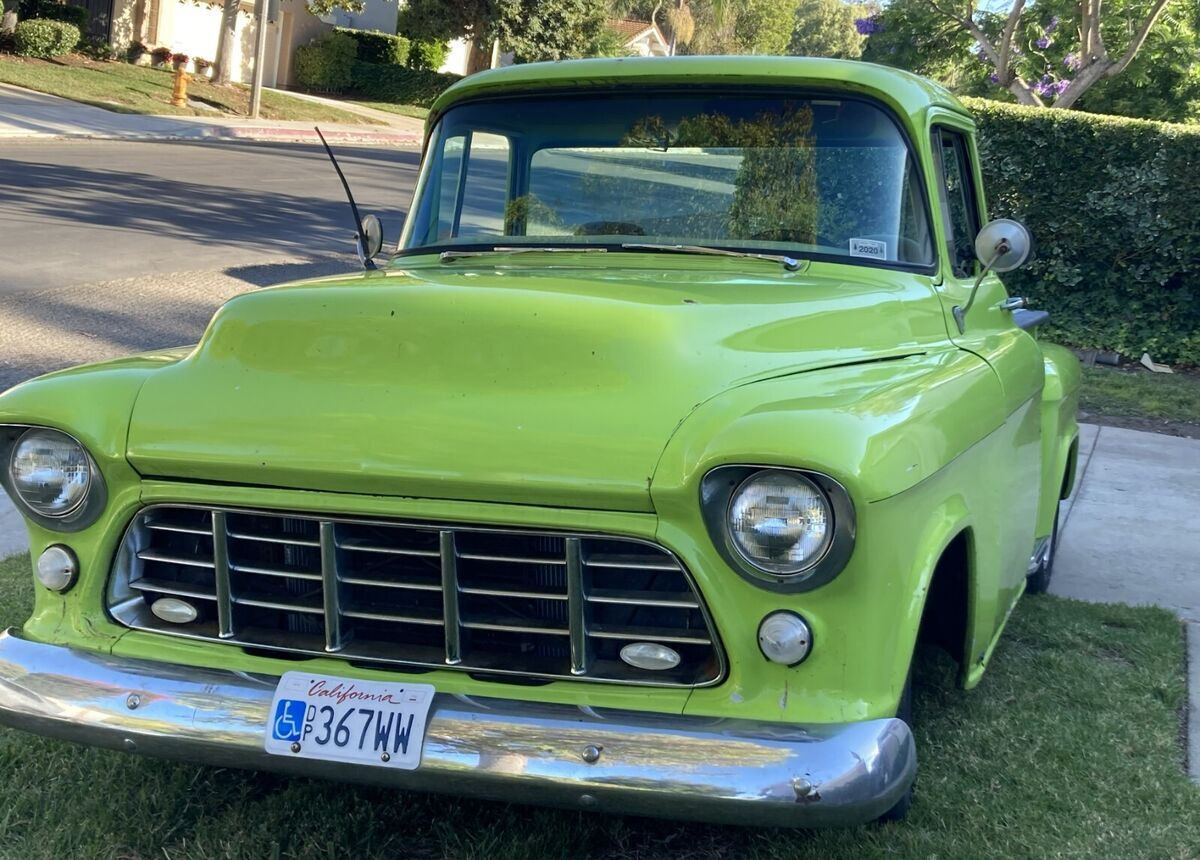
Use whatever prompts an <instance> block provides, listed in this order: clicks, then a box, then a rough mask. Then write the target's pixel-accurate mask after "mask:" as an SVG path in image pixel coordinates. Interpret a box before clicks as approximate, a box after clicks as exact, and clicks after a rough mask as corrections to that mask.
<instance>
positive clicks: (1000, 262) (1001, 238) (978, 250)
mask: <svg viewBox="0 0 1200 860" xmlns="http://www.w3.org/2000/svg"><path fill="white" fill-rule="evenodd" d="M1032 250H1033V236H1031V235H1030V233H1029V229H1028V228H1027V227H1026V226H1025V225H1024V224H1022V223H1021V222H1020V221H1013V220H1012V219H1011V218H997V219H996V220H995V221H989V222H988V223H987V224H985V225H984V227H983V229H982V230H980V231H979V235H977V236H976V237H975V256H976V257H978V258H979V262H981V263H983V270H982V271H981V272H980V273H979V277H978V278H976V279H975V283H974V285H972V287H971V295H970V296H968V297H967V304H966V305H965V306H963V307H959V306H958V305H955V307H954V321H955V322H957V323H958V333H959V334H963V333H964V332H965V331H966V330H967V312H968V311H970V310H971V305H973V304H975V294H976V293H978V292H979V285H980V284H981V283H983V279H984V277H985V276H986V275H987V273H988V272H1011V271H1012V270H1013V269H1016V268H1017V267H1019V266H1022V265H1024V264H1025V261H1026V260H1028V259H1029V254H1030V252H1031V251H1032Z"/></svg>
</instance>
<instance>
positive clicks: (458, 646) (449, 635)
mask: <svg viewBox="0 0 1200 860" xmlns="http://www.w3.org/2000/svg"><path fill="white" fill-rule="evenodd" d="M439 546H440V547H441V556H442V620H443V622H444V623H445V625H446V663H447V664H448V665H451V666H453V665H455V664H457V663H461V662H462V619H460V618H459V616H458V549H457V548H456V547H455V546H454V532H453V531H451V530H450V529H442V531H441V533H440V536H439Z"/></svg>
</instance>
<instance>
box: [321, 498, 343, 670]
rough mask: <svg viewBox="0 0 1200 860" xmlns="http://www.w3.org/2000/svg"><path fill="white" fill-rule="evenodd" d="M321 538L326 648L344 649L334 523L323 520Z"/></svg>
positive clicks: (331, 649)
mask: <svg viewBox="0 0 1200 860" xmlns="http://www.w3.org/2000/svg"><path fill="white" fill-rule="evenodd" d="M318 528H319V531H320V535H321V539H320V540H319V541H318V544H319V546H320V548H321V594H322V597H323V598H324V606H325V650H326V651H329V652H330V653H336V652H338V651H341V650H342V599H341V586H340V585H339V583H338V565H337V538H336V537H335V536H334V533H333V523H330V522H322V523H321V524H320V526H319V527H318Z"/></svg>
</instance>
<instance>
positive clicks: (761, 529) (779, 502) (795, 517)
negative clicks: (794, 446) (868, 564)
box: [728, 469, 833, 576]
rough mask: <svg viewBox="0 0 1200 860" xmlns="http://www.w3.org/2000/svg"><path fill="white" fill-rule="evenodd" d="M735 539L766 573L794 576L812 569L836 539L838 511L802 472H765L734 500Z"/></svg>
mask: <svg viewBox="0 0 1200 860" xmlns="http://www.w3.org/2000/svg"><path fill="white" fill-rule="evenodd" d="M728 528H729V535H730V537H731V538H732V539H733V545H734V547H735V548H736V549H737V551H738V552H739V553H740V554H741V555H742V557H743V558H745V559H746V561H748V562H750V564H752V565H754V566H755V567H757V568H758V569H760V570H764V571H767V572H768V573H774V574H778V575H780V576H793V575H795V574H798V573H802V572H804V571H805V570H807V569H808V568H810V567H812V566H813V565H814V564H816V563H817V562H818V561H820V560H821V557H822V556H824V555H825V552H826V551H827V550H828V549H829V544H830V542H831V541H832V540H833V510H832V508H831V507H830V504H829V499H828V498H827V497H826V495H825V493H824V492H822V491H821V488H820V487H818V486H817V485H816V484H814V483H813V482H812V481H810V480H809V479H808V478H806V477H804V476H803V475H801V474H799V473H797V472H787V471H783V470H779V469H764V470H762V471H761V472H755V473H754V474H753V475H751V476H750V477H748V478H747V479H746V480H745V481H743V482H742V485H741V486H740V487H738V488H737V490H736V491H735V492H734V494H733V497H732V498H731V499H730V501H729V518H728Z"/></svg>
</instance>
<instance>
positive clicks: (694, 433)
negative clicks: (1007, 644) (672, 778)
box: [651, 350, 1004, 721]
mask: <svg viewBox="0 0 1200 860" xmlns="http://www.w3.org/2000/svg"><path fill="white" fill-rule="evenodd" d="M1003 425H1004V415H1003V399H1002V393H1001V391H1000V387H999V383H998V380H997V379H996V376H995V374H994V373H993V372H992V370H991V369H990V368H989V367H988V366H987V365H986V364H985V363H984V362H983V361H982V360H980V359H979V358H977V357H976V356H974V355H971V354H969V353H965V352H960V351H957V350H952V351H944V352H940V353H937V354H929V355H924V356H915V357H911V358H905V359H898V360H892V361H887V362H876V363H871V364H860V365H854V366H844V367H837V368H828V369H825V370H819V371H811V372H807V373H802V374H796V375H793V376H788V377H782V378H778V379H773V380H767V381H763V382H759V383H754V384H751V385H747V386H743V387H740V388H736V389H732V390H729V391H726V392H725V393H723V394H721V395H718V396H717V397H715V398H713V399H712V400H710V401H708V402H706V403H704V404H702V405H700V406H699V407H697V408H696V409H695V410H694V411H693V412H692V414H691V415H690V416H689V417H688V418H687V420H685V421H684V422H682V423H681V426H680V427H679V429H678V430H677V432H676V433H675V435H674V437H673V438H672V439H671V441H670V443H669V444H668V445H667V447H666V449H665V451H664V453H663V456H662V458H661V460H660V463H659V466H658V469H657V470H656V472H655V476H654V479H653V481H652V484H651V497H652V499H653V500H654V505H655V508H656V510H657V511H658V514H659V532H658V537H659V539H660V540H662V541H663V542H664V543H665V544H666V545H668V546H672V547H674V548H675V549H677V550H678V551H679V552H680V554H681V555H682V556H683V557H685V558H687V559H689V560H690V561H691V563H692V565H693V568H694V570H693V573H694V574H695V575H696V577H697V579H698V580H699V581H700V585H701V587H702V589H703V591H704V593H705V597H706V600H707V602H708V605H709V607H710V610H711V612H712V615H713V618H714V621H715V623H716V625H717V627H718V628H719V630H720V634H721V637H722V640H723V641H724V642H726V644H727V645H728V646H729V651H730V658H731V682H732V683H731V684H730V685H725V686H724V687H722V688H713V689H706V690H697V691H695V692H694V693H693V694H692V697H691V698H690V699H689V702H688V710H689V712H694V713H706V712H707V713H711V712H716V711H718V710H719V709H720V708H722V707H724V708H728V707H730V703H731V702H737V703H738V704H739V706H740V707H745V708H747V709H748V710H753V712H754V713H755V715H756V716H758V717H759V718H765V719H766V718H769V719H779V720H791V721H799V720H805V719H807V720H813V721H834V720H854V719H870V718H877V717H883V716H890V715H894V714H895V712H896V706H897V704H898V701H899V697H900V694H901V692H902V690H903V686H904V680H905V676H906V674H907V671H908V666H909V663H910V660H911V655H912V649H913V646H914V643H915V641H916V636H917V632H918V630H919V627H920V622H921V615H922V611H923V609H924V606H925V599H926V596H927V594H928V591H929V587H930V581H931V577H932V575H933V572H934V569H935V568H936V566H937V561H938V559H939V558H940V556H941V553H942V552H943V551H944V549H945V548H946V546H947V545H948V544H949V543H950V541H952V540H953V539H954V537H955V536H956V535H957V534H959V533H960V532H961V531H962V530H963V529H965V528H974V526H975V523H974V520H973V515H974V509H975V507H976V506H978V505H979V503H980V502H979V499H978V498H977V496H978V494H980V493H984V492H986V489H985V488H984V487H983V486H982V484H981V482H980V481H979V480H978V476H979V475H980V474H985V475H986V474H987V470H988V469H990V468H992V466H991V463H992V462H993V460H992V458H991V455H990V454H989V453H988V445H983V444H980V443H981V442H983V441H984V440H986V439H988V438H989V437H993V438H995V436H996V435H999V434H996V431H997V429H999V428H1001V427H1002V426H1003ZM731 463H743V464H762V465H767V466H770V465H778V466H790V467H796V468H805V469H812V470H815V471H819V472H822V473H825V474H827V475H829V476H830V477H833V478H834V479H836V480H837V481H839V482H840V483H841V484H842V485H843V486H844V487H845V488H846V489H847V491H848V492H849V494H850V496H851V499H852V501H853V504H854V506H855V512H856V518H857V521H858V535H857V540H856V544H855V547H854V551H853V553H852V554H851V557H850V560H849V561H848V563H847V565H846V567H845V568H844V570H843V571H842V573H841V574H840V575H839V576H838V577H836V578H835V579H834V580H833V581H831V582H829V583H827V584H825V585H822V586H819V587H817V588H815V589H813V590H811V591H808V592H803V593H799V594H780V593H778V592H775V591H772V590H770V589H769V588H764V587H761V586H759V585H755V584H751V583H749V582H747V581H746V580H745V579H743V578H742V577H740V576H739V575H738V574H737V573H736V572H734V571H733V570H731V569H730V568H729V567H728V565H727V564H726V563H725V562H724V561H722V560H721V558H720V556H719V554H718V553H717V552H716V551H715V550H714V548H713V545H712V541H711V540H710V539H709V538H708V536H707V532H706V529H705V526H704V523H703V520H702V518H701V515H700V505H699V501H700V481H701V479H702V478H703V476H704V475H705V474H706V473H707V472H708V471H709V470H710V469H712V468H714V467H716V466H719V465H723V464H731ZM983 573H984V575H986V576H989V577H991V578H992V579H994V578H995V577H996V572H995V571H990V572H989V571H987V570H985V571H983ZM969 587H970V588H972V589H973V590H976V591H977V593H980V594H983V595H985V596H986V595H987V594H994V593H995V592H996V588H995V586H994V584H992V585H990V586H989V585H986V584H985V585H984V586H983V587H979V588H977V587H976V586H975V585H974V584H971V585H969ZM781 608H783V609H791V610H793V611H796V612H799V613H800V614H801V615H803V616H804V617H805V619H806V620H808V621H809V624H810V627H811V628H812V630H813V642H814V646H813V652H812V654H811V655H810V657H809V658H808V660H806V661H805V662H804V663H802V664H800V665H799V666H795V667H790V668H789V667H783V666H778V665H775V664H771V663H768V662H767V661H766V660H765V659H764V658H763V657H762V656H761V654H759V653H758V648H757V644H756V642H755V631H756V628H757V623H758V620H759V619H760V618H761V617H762V616H763V615H764V614H766V613H767V612H770V611H774V610H776V609H781ZM996 611H997V607H996V600H995V599H994V597H993V598H991V599H983V600H979V601H976V608H975V609H974V610H973V612H972V615H973V618H972V630H974V629H978V630H979V631H981V632H980V634H979V635H978V636H975V635H974V633H971V634H970V638H971V640H972V641H971V643H969V644H968V643H964V644H967V645H968V650H969V651H973V650H975V646H974V642H975V640H977V639H981V640H982V641H983V642H985V643H986V641H987V637H986V635H985V634H984V633H983V631H990V630H991V629H992V626H993V624H994V618H995V615H996ZM789 690H790V691H792V693H791V694H789ZM718 700H720V701H718Z"/></svg>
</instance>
